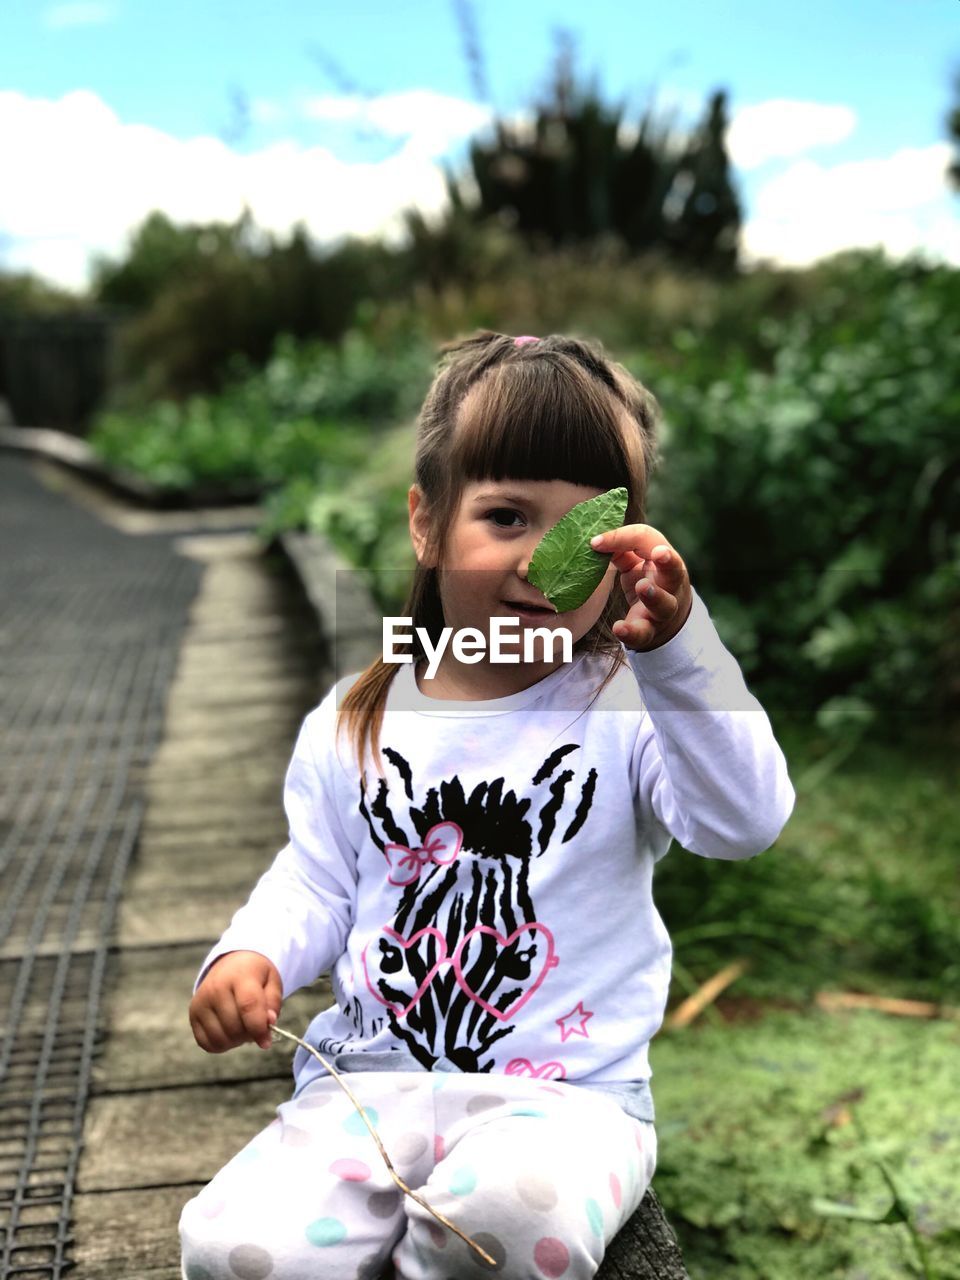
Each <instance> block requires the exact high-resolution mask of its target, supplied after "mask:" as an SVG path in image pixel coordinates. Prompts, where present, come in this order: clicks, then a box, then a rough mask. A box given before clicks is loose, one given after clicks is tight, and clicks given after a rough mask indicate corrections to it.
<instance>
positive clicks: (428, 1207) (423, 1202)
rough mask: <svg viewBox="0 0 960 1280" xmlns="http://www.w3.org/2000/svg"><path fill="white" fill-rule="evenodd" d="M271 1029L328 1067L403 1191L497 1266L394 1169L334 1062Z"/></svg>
mask: <svg viewBox="0 0 960 1280" xmlns="http://www.w3.org/2000/svg"><path fill="white" fill-rule="evenodd" d="M270 1030H271V1032H272V1034H273V1035H275V1036H285V1037H286V1039H287V1040H295V1041H296V1042H297V1044H298V1045H300V1046H301V1048H304V1049H306V1051H307V1053H312V1054H313V1056H314V1057H315V1058H316V1059H317V1061H318V1062H319V1063H321V1064H322V1065H323V1066H324V1067H326V1069H327V1070H328V1071H329V1072H330V1074H331V1075H332V1076H333V1078H334V1080H336V1082H337V1084H338V1085H339V1086H340V1088H341V1089H342V1090H343V1091H344V1093H345V1094H346V1095H347V1097H348V1098H349V1099H350V1101H351V1102H352V1103H353V1105H354V1106H355V1107H356V1109H357V1111H358V1112H359V1114H360V1118H361V1120H362V1121H363V1123H364V1124H365V1125H366V1126H367V1128H368V1129H369V1130H370V1136H371V1137H372V1138H373V1140H374V1142H375V1143H376V1144H377V1149H378V1151H379V1152H380V1154H381V1156H383V1162H384V1164H385V1165H386V1166H387V1172H388V1173H389V1174H390V1177H391V1178H392V1179H393V1180H394V1182H395V1183H396V1184H397V1186H398V1187H399V1188H400V1189H401V1191H403V1193H404V1194H405V1195H408V1196H410V1198H411V1199H412V1200H416V1202H417V1204H419V1205H422V1206H423V1208H424V1209H426V1210H427V1212H428V1213H432V1214H433V1216H434V1217H435V1218H436V1219H437V1221H438V1222H442V1223H443V1225H444V1226H445V1227H449V1228H450V1230H451V1231H452V1232H453V1233H454V1235H458V1236H459V1237H460V1239H461V1240H463V1241H464V1242H465V1243H466V1244H468V1245H469V1246H470V1248H471V1249H474V1250H476V1252H477V1253H479V1255H480V1257H481V1258H482V1259H483V1260H484V1262H489V1263H490V1265H491V1267H495V1266H496V1265H497V1263H496V1259H494V1258H491V1257H490V1255H489V1253H486V1252H485V1251H484V1250H483V1249H481V1248H480V1246H479V1245H478V1244H477V1242H476V1241H475V1240H471V1239H470V1237H469V1236H468V1235H464V1233H463V1232H462V1231H461V1230H460V1228H459V1227H458V1226H456V1225H455V1223H453V1222H451V1221H450V1219H449V1218H445V1217H444V1216H443V1214H442V1213H439V1212H438V1211H437V1210H436V1209H434V1208H433V1206H432V1205H429V1204H427V1202H426V1200H424V1199H423V1198H422V1196H418V1195H417V1193H416V1192H415V1191H412V1190H411V1189H410V1187H408V1186H407V1184H406V1183H405V1182H404V1180H403V1179H402V1178H401V1177H400V1175H399V1174H398V1173H397V1171H396V1169H394V1167H393V1165H392V1164H391V1162H390V1157H389V1156H388V1155H387V1153H386V1150H385V1148H384V1145H383V1143H382V1142H381V1141H380V1135H379V1134H378V1133H377V1131H376V1129H375V1128H374V1127H373V1125H372V1123H371V1121H370V1117H369V1116H368V1115H367V1113H366V1111H364V1109H363V1107H362V1106H361V1105H360V1103H359V1102H358V1101H357V1098H356V1096H355V1095H354V1093H353V1091H352V1090H351V1088H350V1086H349V1085H348V1084H347V1083H346V1081H345V1080H344V1078H343V1076H342V1075H341V1074H340V1072H339V1071H337V1070H336V1068H335V1067H334V1066H333V1064H332V1063H329V1062H327V1060H326V1058H324V1057H323V1056H322V1055H321V1054H319V1053H318V1052H317V1050H316V1049H314V1047H313V1045H311V1044H307V1042H306V1041H305V1040H301V1039H300V1037H299V1036H295V1035H294V1034H293V1032H292V1031H284V1029H283V1027H278V1026H276V1025H274V1026H271V1028H270Z"/></svg>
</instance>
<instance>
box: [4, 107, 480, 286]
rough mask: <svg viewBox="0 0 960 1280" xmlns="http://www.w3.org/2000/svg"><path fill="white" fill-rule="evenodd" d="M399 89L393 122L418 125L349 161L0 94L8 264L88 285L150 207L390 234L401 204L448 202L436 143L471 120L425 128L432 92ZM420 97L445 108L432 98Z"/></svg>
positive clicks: (275, 226) (428, 210)
mask: <svg viewBox="0 0 960 1280" xmlns="http://www.w3.org/2000/svg"><path fill="white" fill-rule="evenodd" d="M396 96H397V97H401V96H402V97H404V98H405V99H406V103H405V108H406V114H405V115H403V116H402V117H401V115H400V114H398V116H397V118H396V119H395V120H394V122H393V123H394V126H395V128H396V129H397V130H399V128H400V122H401V118H402V121H403V125H404V127H411V128H414V130H415V131H414V133H412V134H411V136H410V137H409V138H408V139H407V142H406V143H405V144H404V146H403V147H402V148H401V149H399V150H398V151H397V152H396V153H395V154H394V155H391V156H390V157H389V158H387V159H385V160H382V161H379V162H377V163H349V162H347V161H344V160H341V159H340V158H338V157H337V156H336V155H334V154H333V152H331V151H330V150H329V149H328V148H326V147H321V146H303V145H301V144H299V143H295V142H292V141H290V140H285V141H278V142H276V143H273V144H271V145H269V146H266V147H263V148H261V149H260V150H258V151H254V152H251V153H248V154H242V155H241V154H239V153H238V152H235V151H233V150H231V149H230V147H228V146H227V145H226V144H225V143H224V142H222V141H221V140H220V139H219V138H215V137H196V138H190V139H186V140H183V139H178V138H174V137H171V136H170V135H169V134H167V133H164V132H163V131H162V130H160V129H155V128H153V127H151V126H148V125H142V124H129V123H126V122H124V121H122V120H120V119H119V118H118V117H117V115H116V113H115V112H114V111H113V110H112V109H111V108H110V107H109V106H108V105H107V104H106V103H105V102H103V101H102V99H101V98H99V97H98V96H97V95H96V94H95V93H92V92H90V91H89V90H85V89H79V90H75V91H73V92H71V93H67V94H65V95H64V96H63V97H62V98H60V99H58V100H48V99H41V98H30V97H27V96H25V95H24V94H21V93H18V92H16V91H12V90H5V91H0V172H2V173H3V174H4V178H5V181H4V183H3V184H2V187H0V244H3V245H4V253H3V262H4V265H5V266H6V267H7V268H8V269H14V270H34V271H36V272H37V273H39V274H40V275H43V276H46V277H48V278H50V279H52V280H53V281H55V282H57V283H59V284H62V285H65V286H66V287H68V288H74V289H79V288H83V287H84V286H85V285H86V283H87V280H88V273H87V257H88V254H90V253H91V252H93V251H98V252H102V253H106V254H108V255H110V256H118V255H120V254H122V253H123V252H124V249H125V245H126V242H127V238H128V235H129V233H130V232H131V231H132V230H133V229H134V228H135V227H136V226H137V225H138V224H139V223H140V222H142V220H143V219H144V218H145V217H146V215H147V214H148V213H149V212H150V211H151V210H153V209H162V210H164V211H165V212H166V213H167V215H168V216H169V217H170V218H171V219H173V220H174V221H177V222H206V221H213V220H222V221H233V220H235V219H236V218H237V217H238V216H239V214H240V212H241V210H242V207H243V204H244V202H246V203H247V204H249V206H250V208H251V211H252V213H253V217H254V220H255V221H256V222H257V223H258V224H259V225H260V226H261V227H263V228H266V229H268V230H270V231H272V232H273V233H274V234H276V235H279V236H281V237H282V236H286V235H288V234H289V232H290V231H291V230H292V228H293V225H294V223H295V222H297V221H298V220H302V221H303V222H304V223H305V224H306V226H307V229H308V231H309V233H310V234H311V235H312V236H313V237H314V238H315V239H316V240H317V241H318V242H321V243H329V242H331V241H334V240H337V239H339V238H340V237H341V236H342V235H344V234H345V233H347V232H352V233H354V234H356V235H359V236H374V235H382V236H384V237H385V238H386V239H388V240H394V241H395V240H396V239H397V238H398V236H399V235H400V232H401V228H402V221H401V218H400V212H401V211H402V210H403V209H404V208H406V207H409V206H416V207H418V208H419V209H420V210H421V211H422V212H423V213H424V215H425V216H427V217H431V216H433V215H436V214H438V213H439V212H440V210H441V209H442V208H443V207H444V206H445V204H446V200H447V193H446V185H445V183H444V179H443V174H442V171H441V169H440V168H439V166H438V165H437V164H436V162H435V160H434V159H433V157H434V155H435V154H437V152H438V148H439V147H440V143H441V141H442V139H443V138H452V137H454V136H456V135H457V131H458V130H459V129H462V128H463V127H464V125H465V123H466V121H467V120H468V118H472V117H470V116H469V115H468V113H467V112H466V111H462V112H460V114H459V116H457V117H456V119H455V120H453V119H448V120H446V121H441V122H439V123H438V124H436V125H431V123H430V121H429V120H428V119H425V118H424V115H425V109H426V104H425V100H424V98H418V97H417V96H416V95H396ZM426 96H427V97H432V99H433V103H434V110H435V111H439V110H440V108H439V106H438V103H437V98H438V95H426ZM448 101H449V102H450V103H452V102H454V101H455V100H453V99H450V100H448ZM368 105H369V104H368ZM382 110H384V108H383V105H382V101H381V105H380V107H379V108H378V111H382ZM449 110H450V112H451V113H452V112H453V108H452V107H450V109H449ZM384 119H386V117H384ZM418 121H423V125H422V127H423V129H424V131H425V136H423V137H421V135H420V134H419V132H418V131H417V130H418V127H419V126H418Z"/></svg>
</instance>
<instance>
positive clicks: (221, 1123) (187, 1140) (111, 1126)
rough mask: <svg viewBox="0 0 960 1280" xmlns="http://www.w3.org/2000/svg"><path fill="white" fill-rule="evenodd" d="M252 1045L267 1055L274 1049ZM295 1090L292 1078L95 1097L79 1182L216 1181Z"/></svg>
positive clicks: (121, 1186)
mask: <svg viewBox="0 0 960 1280" xmlns="http://www.w3.org/2000/svg"><path fill="white" fill-rule="evenodd" d="M236 1052H238V1053H240V1052H243V1050H239V1049H238V1050H236ZM249 1052H251V1053H254V1052H260V1053H263V1054H264V1057H266V1055H267V1053H274V1052H275V1050H273V1049H269V1050H266V1051H264V1050H262V1049H261V1050H255V1049H251V1050H249ZM292 1092H293V1085H292V1080H290V1081H289V1082H284V1081H282V1080H244V1081H237V1082H233V1081H225V1082H221V1083H218V1084H205V1085H193V1086H189V1087H186V1088H181V1089H160V1090H156V1091H154V1092H147V1093H123V1094H107V1095H102V1096H100V1097H97V1098H93V1099H91V1101H90V1104H89V1106H88V1107H87V1111H86V1122H85V1125H84V1147H83V1152H82V1154H81V1157H80V1165H79V1168H78V1170H77V1188H78V1190H80V1191H120V1190H129V1189H132V1188H134V1187H147V1186H165V1185H169V1184H171V1183H182V1182H195V1181H198V1180H199V1181H201V1182H204V1183H206V1182H209V1181H210V1179H211V1178H212V1177H213V1175H214V1174H215V1173H216V1172H217V1170H218V1169H220V1168H222V1167H223V1165H225V1164H226V1163H227V1161H228V1160H230V1159H231V1158H232V1157H233V1156H235V1155H236V1153H237V1152H238V1151H239V1150H240V1149H241V1147H244V1146H246V1144H247V1143H248V1142H249V1141H250V1140H251V1138H253V1137H255V1136H256V1135H257V1134H258V1133H259V1132H260V1131H261V1130H262V1129H264V1128H266V1126H267V1125H268V1124H270V1122H271V1121H272V1120H273V1119H274V1118H275V1116H276V1108H277V1106H278V1105H279V1104H280V1103H281V1102H284V1101H285V1100H286V1099H287V1098H289V1097H290V1095H291V1093H292Z"/></svg>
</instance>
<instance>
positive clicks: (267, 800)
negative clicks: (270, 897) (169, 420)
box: [69, 482, 331, 1280]
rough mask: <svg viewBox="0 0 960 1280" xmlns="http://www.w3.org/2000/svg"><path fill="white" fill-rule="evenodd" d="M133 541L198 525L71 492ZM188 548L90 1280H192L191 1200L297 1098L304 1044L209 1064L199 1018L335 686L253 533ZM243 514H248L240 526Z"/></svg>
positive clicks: (125, 923) (315, 996) (101, 1083)
mask: <svg viewBox="0 0 960 1280" xmlns="http://www.w3.org/2000/svg"><path fill="white" fill-rule="evenodd" d="M69 487H70V491H71V494H72V495H73V497H74V498H77V499H78V500H80V499H82V500H83V501H84V502H85V503H87V504H89V505H90V506H91V508H92V509H93V510H95V511H96V512H97V513H98V514H99V515H100V516H101V517H102V518H104V519H108V520H110V521H112V522H113V523H114V524H115V525H117V526H118V527H123V528H124V529H125V530H126V531H127V532H129V533H131V534H136V533H148V532H151V531H155V530H157V529H158V528H163V527H171V526H172V527H173V528H174V529H176V527H177V525H178V522H179V523H180V524H181V525H186V526H187V527H191V526H193V527H195V526H196V525H197V524H198V523H199V522H202V517H200V516H198V515H197V514H196V513H177V514H175V515H174V514H171V515H166V516H165V515H156V516H155V515H150V514H149V513H144V512H140V511H133V510H128V509H126V508H124V507H123V506H122V504H118V503H116V502H113V501H108V500H106V499H104V498H102V497H101V495H99V494H97V493H95V492H93V491H91V490H89V489H87V488H86V486H81V487H78V486H77V485H76V483H75V482H71V484H70V486H69ZM229 518H230V517H229V513H227V512H216V513H211V514H210V516H209V517H208V522H209V523H210V524H211V525H213V526H214V528H213V530H209V529H208V530H207V531H206V532H202V533H199V534H196V533H194V534H185V535H183V536H182V537H180V538H178V539H177V541H176V543H175V546H176V547H177V549H178V551H179V552H180V553H181V554H183V555H186V556H189V557H191V558H193V559H195V560H197V561H199V562H200V563H201V564H202V566H203V570H204V571H203V577H202V580H201V585H200V589H199V592H198V594H197V596H196V598H195V599H194V601H193V605H192V608H191V611H190V622H189V626H188V629H187V632H186V634H185V636H184V641H183V647H182V650H181V654H180V659H179V662H178V665H177V669H176V672H175V676H174V679H173V683H172V685H171V688H170V691H169V695H168V699H167V705H166V715H165V722H164V729H163V737H162V741H161V744H160V746H159V748H158V750H157V751H156V752H155V754H154V756H153V758H152V759H151V761H150V762H149V764H148V767H147V770H146V776H145V777H144V779H143V789H144V791H145V795H146V800H147V807H146V811H145V814H144V821H143V825H142V828H141V834H140V840H139V844H138V847H137V850H136V852H135V855H134V859H133V862H132V863H131V866H130V869H129V871H128V873H127V877H126V880H125V887H124V892H123V897H122V900H121V908H120V914H119V919H118V922H117V929H116V938H115V944H116V945H115V948H114V949H113V950H112V955H111V963H110V967H109V969H108V978H107V983H108V985H107V991H106V999H105V1004H104V1007H103V1021H104V1023H105V1030H106V1034H105V1037H104V1043H103V1049H102V1052H101V1053H100V1055H99V1056H98V1058H97V1060H96V1063H95V1066H94V1076H93V1088H92V1098H91V1101H90V1103H89V1105H88V1107H87V1112H86V1121H85V1127H84V1135H83V1137H84V1145H83V1151H82V1154H81V1159H80V1165H79V1169H78V1177H77V1193H76V1195H75V1198H74V1201H73V1217H74V1228H73V1233H74V1245H73V1250H72V1257H73V1259H74V1260H75V1261H76V1264H77V1266H76V1270H75V1273H74V1274H76V1275H77V1276H78V1278H79V1277H82V1278H83V1280H179V1277H180V1274H181V1272H180V1263H179V1257H180V1253H179V1239H178V1235H177V1221H178V1218H179V1215H180V1209H181V1207H182V1205H183V1203H184V1202H185V1201H186V1200H187V1199H189V1198H190V1196H192V1195H193V1194H194V1193H195V1192H196V1191H197V1190H199V1188H200V1187H201V1186H202V1185H204V1183H206V1182H207V1181H208V1180H209V1178H210V1177H212V1176H213V1174H214V1173H216V1171H217V1169H219V1168H220V1167H221V1166H222V1165H223V1164H224V1163H225V1162H226V1161H227V1160H228V1159H229V1158H230V1156H232V1155H234V1154H235V1153H236V1151H238V1150H239V1149H240V1147H242V1146H243V1145H244V1144H245V1143H246V1142H247V1141H248V1140H249V1139H250V1138H251V1137H252V1136H253V1135H254V1133H256V1132H257V1131H258V1130H259V1129H261V1128H262V1127H263V1126H264V1125H265V1124H267V1123H269V1121H270V1120H271V1119H273V1108H274V1107H275V1106H276V1105H277V1103H278V1102H280V1101H282V1100H284V1099H285V1098H286V1097H288V1096H289V1093H290V1089H291V1087H292V1078H291V1074H290V1066H291V1060H292V1048H293V1046H291V1050H290V1051H288V1050H287V1049H286V1047H285V1046H274V1047H273V1048H271V1049H269V1050H267V1051H264V1050H261V1049H258V1048H256V1047H255V1046H243V1047H242V1048H239V1049H235V1050H232V1051H231V1052H229V1053H226V1054H217V1055H213V1054H207V1053H204V1051H203V1050H202V1049H200V1048H199V1047H198V1046H197V1044H196V1043H195V1041H194V1039H193V1034H192V1032H191V1030H190V1026H189V1022H188V1019H187V1007H188V1004H189V1001H190V996H191V994H192V987H193V982H194V979H195V977H196V973H197V970H198V968H199V965H200V963H201V961H202V959H203V957H204V955H205V954H206V952H207V950H208V949H209V947H210V946H211V945H212V944H213V942H215V941H216V939H217V937H218V936H219V934H220V933H221V931H222V930H223V928H224V927H225V926H226V925H227V924H228V923H229V920H230V917H231V915H232V913H233V912H234V910H236V908H237V907H238V906H240V905H241V903H242V902H244V901H245V899H246V897H247V895H248V893H249V891H250V889H251V888H252V887H253V884H254V882H255V881H256V879H257V877H258V875H259V874H260V873H261V872H262V871H263V870H265V869H266V867H267V866H268V865H269V863H270V861H271V860H272V858H273V856H274V854H275V853H276V851H277V850H278V849H279V848H280V847H281V846H282V845H283V843H284V842H285V841H286V838H287V825H286V817H285V815H284V811H283V805H282V787H283V778H284V773H285V770H286V766H287V762H288V760H289V756H290V752H291V751H292V748H293V743H294V741H295V738H296V734H297V730H298V728H299V725H300V722H301V720H302V718H303V716H304V715H305V714H306V713H307V711H309V710H310V708H311V707H313V706H314V705H316V702H317V700H318V699H319V697H320V696H321V695H322V693H323V692H324V691H325V689H326V687H327V685H328V684H329V677H328V675H327V673H326V672H325V671H324V670H323V669H322V668H321V667H320V666H319V665H318V656H319V652H320V650H319V645H318V639H317V635H316V629H315V628H316V624H315V619H314V617H313V615H312V614H311V613H309V612H306V611H303V609H302V606H301V605H300V603H299V601H298V600H297V598H296V596H295V594H294V592H293V590H292V588H291V584H290V582H289V580H288V579H287V578H286V576H285V575H284V574H283V573H282V572H281V567H280V565H279V564H277V563H276V562H271V560H270V559H265V558H264V556H263V553H262V551H261V549H260V544H259V543H258V541H257V540H256V539H255V538H254V537H253V536H252V534H250V533H242V532H239V533H237V532H233V533H230V532H224V533H218V532H216V528H215V526H216V525H217V524H218V523H220V524H222V523H226V522H227V521H228V520H229ZM234 518H235V517H234ZM330 1000H331V996H330V994H329V987H328V986H327V984H326V983H325V982H323V981H321V982H320V983H318V984H316V985H315V987H313V988H307V989H304V990H302V991H300V992H297V993H295V994H294V995H293V996H292V997H291V998H290V999H289V1000H288V1001H286V1002H285V1004H284V1010H283V1025H284V1026H287V1027H290V1028H291V1029H293V1030H296V1031H298V1032H300V1031H302V1029H303V1028H304V1027H305V1026H306V1023H307V1021H308V1020H309V1018H310V1017H311V1016H312V1015H313V1014H314V1013H315V1012H316V1011H317V1010H318V1009H319V1008H321V1007H323V1005H325V1004H327V1003H329V1002H330Z"/></svg>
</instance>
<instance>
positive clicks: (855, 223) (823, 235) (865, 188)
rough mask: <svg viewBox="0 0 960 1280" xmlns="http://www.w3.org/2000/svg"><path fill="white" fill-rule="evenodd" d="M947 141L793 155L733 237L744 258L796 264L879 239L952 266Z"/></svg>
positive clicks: (954, 239) (954, 229) (955, 254)
mask: <svg viewBox="0 0 960 1280" xmlns="http://www.w3.org/2000/svg"><path fill="white" fill-rule="evenodd" d="M950 156H951V148H950V146H949V145H948V144H947V143H936V144H934V145H932V146H928V147H904V148H902V149H901V150H899V151H896V152H894V153H893V155H890V156H885V157H883V158H881V159H876V160H857V161H851V162H849V163H846V164H837V165H833V166H823V165H820V164H817V163H816V162H815V161H813V160H809V159H807V160H800V161H797V162H796V163H795V164H792V165H790V166H789V168H787V169H786V170H785V172H783V173H781V174H779V175H778V176H777V177H775V178H771V179H770V181H768V182H767V183H765V184H764V185H763V186H762V187H761V188H760V190H759V191H758V193H757V196H756V199H755V202H754V208H753V211H752V215H751V217H750V218H749V220H748V221H747V222H746V224H745V226H744V227H743V230H742V238H741V243H742V245H743V247H744V251H745V256H746V257H747V258H748V259H749V260H753V261H755V260H757V259H760V258H768V259H772V260H775V261H777V262H780V263H783V264H784V265H789V266H802V265H804V264H806V263H808V262H813V261H815V260H816V259H817V258H820V257H823V256H824V255H826V254H830V253H836V252H837V251H838V250H840V249H848V248H854V247H857V246H872V245H882V246H883V247H884V248H886V249H887V250H888V252H889V253H890V254H891V255H892V256H894V257H900V256H902V255H904V254H906V253H909V252H912V251H914V250H924V251H926V252H927V253H928V254H929V255H931V256H934V257H938V258H941V259H945V260H946V261H948V262H953V263H957V264H958V265H960V221H958V219H957V217H956V214H955V212H954V210H953V208H952V207H951V202H955V201H956V200H957V196H955V195H952V194H951V193H950V190H949V188H948V187H947V184H946V178H945V170H946V167H947V164H948V162H949V159H950Z"/></svg>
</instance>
